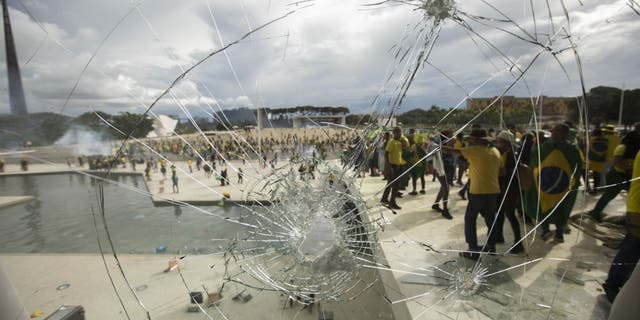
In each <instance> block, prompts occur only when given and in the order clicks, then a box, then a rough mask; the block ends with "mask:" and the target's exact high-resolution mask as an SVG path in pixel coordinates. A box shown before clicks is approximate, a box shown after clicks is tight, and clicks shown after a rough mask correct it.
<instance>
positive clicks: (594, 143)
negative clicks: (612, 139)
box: [589, 136, 609, 172]
mask: <svg viewBox="0 0 640 320" xmlns="http://www.w3.org/2000/svg"><path fill="white" fill-rule="evenodd" d="M589 142H590V143H589V144H590V147H589V162H590V163H589V166H590V169H591V170H593V171H596V172H602V171H603V170H604V163H605V161H606V160H607V150H608V149H609V139H607V138H605V137H602V136H600V137H594V138H592V139H591V141H589Z"/></svg>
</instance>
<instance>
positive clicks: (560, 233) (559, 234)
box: [542, 219, 564, 239]
mask: <svg viewBox="0 0 640 320" xmlns="http://www.w3.org/2000/svg"><path fill="white" fill-rule="evenodd" d="M550 225H551V222H549V219H547V220H545V221H544V222H543V223H542V234H545V233H548V232H549V231H551V228H549V226H550ZM554 225H555V226H556V236H555V238H556V239H564V225H563V224H557V223H554Z"/></svg>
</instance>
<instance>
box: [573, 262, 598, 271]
mask: <svg viewBox="0 0 640 320" xmlns="http://www.w3.org/2000/svg"><path fill="white" fill-rule="evenodd" d="M576 267H577V268H579V269H586V270H587V271H591V269H595V268H596V264H595V263H591V262H584V261H578V263H576Z"/></svg>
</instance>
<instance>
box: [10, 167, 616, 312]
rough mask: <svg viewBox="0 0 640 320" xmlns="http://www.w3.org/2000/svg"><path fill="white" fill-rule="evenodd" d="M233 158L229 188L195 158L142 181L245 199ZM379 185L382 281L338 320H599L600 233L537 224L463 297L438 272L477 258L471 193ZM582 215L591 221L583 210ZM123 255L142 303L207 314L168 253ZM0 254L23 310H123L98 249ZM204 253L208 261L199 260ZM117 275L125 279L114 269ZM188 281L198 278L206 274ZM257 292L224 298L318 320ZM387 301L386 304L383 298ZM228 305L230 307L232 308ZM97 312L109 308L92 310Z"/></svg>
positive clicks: (185, 194) (365, 188)
mask: <svg viewBox="0 0 640 320" xmlns="http://www.w3.org/2000/svg"><path fill="white" fill-rule="evenodd" d="M238 162H239V161H238ZM177 166H178V167H179V168H181V169H183V170H184V171H188V168H187V167H186V163H183V162H178V163H177ZM239 166H241V164H239V163H236V162H232V164H231V166H228V168H230V169H229V173H230V175H229V176H230V178H231V180H232V182H233V183H232V185H231V186H226V187H222V186H220V185H219V184H220V182H219V181H218V180H216V179H215V178H214V177H210V178H207V177H205V176H204V173H203V172H202V171H200V172H197V171H196V170H195V168H194V171H195V173H194V174H193V179H191V178H189V177H187V176H186V175H185V174H184V173H182V172H181V173H179V175H180V182H179V184H180V193H177V194H173V193H170V191H171V190H170V189H171V182H170V179H168V178H163V177H161V176H160V174H159V173H154V175H153V176H152V178H151V181H148V182H147V185H148V189H149V191H150V192H151V194H152V196H153V199H154V201H155V202H157V203H159V202H163V201H168V200H180V201H185V202H190V201H195V202H196V203H197V201H203V199H204V200H205V201H212V202H219V201H220V199H221V195H222V193H223V192H229V193H230V194H231V200H236V201H239V200H243V199H246V194H247V192H248V191H249V190H255V189H250V188H249V187H248V186H251V185H256V184H259V183H264V181H261V180H260V178H261V177H262V175H261V174H260V173H261V172H262V171H261V170H263V169H262V168H259V167H255V166H249V165H246V166H245V167H244V168H245V179H244V180H245V183H244V184H243V185H237V184H236V183H235V182H236V178H237V177H236V175H235V173H233V169H231V167H236V168H237V167H239ZM70 169H71V170H75V169H78V168H68V166H67V165H66V164H64V165H51V164H47V165H45V164H33V165H31V167H30V173H46V172H66V171H69V170H70ZM137 169H138V171H137V173H141V172H142V169H143V167H140V166H139V167H138V168H137ZM115 172H117V173H132V171H131V170H130V169H129V168H127V169H116V170H115ZM5 174H21V172H19V170H18V168H17V166H15V167H14V165H8V167H7V173H5ZM169 175H170V174H169ZM163 180H164V182H163ZM384 184H385V182H384V181H382V180H381V178H380V177H368V176H367V177H366V178H362V179H359V180H358V185H359V186H360V190H361V193H362V196H363V197H364V198H365V199H366V200H367V203H368V205H369V207H370V208H371V212H370V213H371V214H382V215H383V216H384V217H385V218H386V219H387V221H388V223H387V224H386V225H385V226H384V231H383V232H381V234H380V235H379V240H380V245H381V248H382V253H381V255H380V256H379V261H378V262H379V263H380V264H382V265H386V266H387V267H388V268H387V267H385V268H384V269H385V270H380V271H379V276H380V279H381V280H382V283H383V286H379V287H376V288H374V289H373V290H372V291H370V293H368V294H367V295H366V296H364V297H362V298H361V299H362V300H360V299H358V300H356V301H352V302H349V303H350V304H348V305H344V306H342V305H341V306H340V307H336V308H334V310H342V311H340V312H342V313H341V314H340V316H337V315H336V319H357V318H361V317H362V318H363V319H364V318H367V319H369V318H371V317H372V315H376V314H377V315H379V316H380V318H388V317H390V315H389V313H390V312H391V310H392V311H393V315H394V317H395V318H396V319H409V318H413V319H415V318H422V319H506V318H512V317H516V318H526V319H537V318H540V319H543V318H544V319H546V318H547V317H548V316H549V317H550V318H554V319H604V318H606V314H607V312H608V310H607V308H608V306H607V304H606V303H601V300H600V299H599V298H598V296H599V295H600V294H601V293H602V292H601V291H599V290H600V283H601V282H602V281H603V280H604V278H605V277H606V272H607V270H608V267H609V264H610V261H611V260H612V258H613V256H614V255H615V250H612V249H609V248H606V247H603V246H602V245H601V242H600V241H599V240H596V239H595V238H593V237H591V236H589V235H585V234H584V233H582V232H578V230H576V229H575V228H572V229H573V230H572V231H573V232H572V233H571V234H569V235H567V236H566V237H565V242H564V243H562V244H556V245H553V244H550V243H545V242H543V241H541V240H540V239H539V237H540V233H539V232H532V233H531V234H530V236H529V237H527V240H526V242H525V245H526V248H527V252H526V253H524V254H519V255H510V254H506V255H499V256H495V257H494V256H485V257H483V259H482V262H481V264H480V266H481V267H482V268H486V269H487V274H491V275H492V276H491V277H487V278H486V283H485V285H484V286H482V288H481V289H479V290H478V291H477V292H475V293H474V294H472V295H470V296H468V297H465V296H461V295H459V294H458V293H457V291H456V292H454V291H455V289H456V287H451V285H452V283H451V282H450V281H447V280H443V275H444V277H446V276H447V275H451V274H452V272H453V271H452V270H453V269H456V267H457V268H458V269H460V268H462V269H464V268H463V267H469V268H471V267H473V266H474V263H473V262H471V261H469V260H465V259H462V258H458V252H459V250H464V249H465V248H466V244H465V242H464V233H463V225H464V223H463V215H464V208H465V206H466V201H463V200H461V199H460V198H459V197H458V195H457V191H458V190H459V188H455V187H454V188H452V190H451V192H450V211H451V213H452V215H453V220H446V219H443V218H442V217H441V216H440V214H439V213H437V212H434V211H432V210H431V204H432V202H433V201H434V198H435V194H436V192H437V190H438V183H437V182H431V179H430V177H429V178H428V179H427V193H426V195H418V196H411V195H408V194H407V195H405V196H404V197H403V198H402V199H399V201H398V202H399V205H400V206H401V207H403V209H402V210H398V211H396V212H395V213H393V212H391V211H390V210H388V209H386V208H384V207H382V206H380V205H379V199H380V194H381V191H382V188H383V187H384ZM163 187H164V188H163ZM162 188H163V190H162ZM265 200H266V199H265ZM594 201H595V200H594V197H592V196H589V195H581V196H580V197H579V199H578V201H577V203H576V206H575V210H574V213H579V212H581V211H585V210H588V209H589V208H591V207H592V206H593V203H594ZM625 201H626V194H622V195H620V196H618V197H617V198H616V199H615V200H614V201H613V202H612V203H611V204H610V205H609V206H608V207H607V209H606V212H607V213H609V214H611V215H621V214H623V213H624V210H625ZM584 223H585V224H588V223H592V222H591V221H589V220H585V221H584ZM505 224H506V225H505V227H504V229H505V240H506V244H504V245H499V246H498V252H499V253H504V252H505V251H506V250H507V249H508V244H510V243H511V242H512V241H513V239H512V234H511V233H510V227H508V223H505ZM525 230H526V231H530V230H531V226H526V229H525ZM478 234H479V238H480V242H482V241H483V236H484V235H486V228H485V227H484V223H483V222H482V221H481V220H480V219H479V221H478ZM120 256H122V257H123V261H126V263H127V264H126V265H124V266H125V267H126V268H125V271H126V272H127V273H131V274H135V275H136V276H135V279H137V280H136V282H135V283H134V285H141V284H146V285H147V286H148V288H147V289H146V290H149V291H147V292H146V293H141V295H143V294H144V295H145V296H147V295H148V296H149V297H148V300H145V301H149V307H150V308H151V309H153V310H155V311H154V312H157V313H156V314H157V315H158V317H157V318H158V319H196V318H197V319H201V318H202V317H201V316H200V317H198V316H197V315H195V314H186V313H184V310H185V308H186V307H187V306H188V301H187V300H188V299H187V300H185V298H184V297H185V296H186V291H187V290H186V288H185V286H184V284H183V283H181V282H179V281H177V279H178V277H176V275H175V274H173V275H172V276H171V277H168V276H167V275H166V274H163V273H162V272H161V270H162V269H163V268H165V265H166V264H167V262H168V259H169V258H170V256H162V255H160V256H158V255H155V256H127V255H120ZM0 257H1V259H0V261H2V263H3V265H4V266H5V269H6V270H7V271H8V272H9V274H10V276H11V277H12V281H13V282H14V286H15V287H16V288H17V289H18V291H19V294H20V297H21V298H22V300H23V302H24V303H25V305H26V306H27V308H28V310H29V311H31V312H33V311H36V310H43V309H45V308H47V310H51V308H54V307H55V306H57V305H60V304H80V303H82V304H83V305H85V307H86V308H87V309H88V310H92V313H93V314H96V316H95V317H94V316H93V314H92V316H91V317H89V319H124V316H123V315H122V313H121V311H119V310H121V308H120V307H119V303H118V302H117V299H115V297H114V294H113V289H112V288H111V287H110V284H109V283H108V282H107V278H106V275H105V269H104V266H102V265H101V264H102V260H101V258H100V255H28V254H26V255H8V254H3V255H0ZM110 259H111V258H108V260H107V264H108V266H109V268H110V269H114V267H115V266H114V262H113V261H112V260H110ZM191 259H194V260H193V261H197V263H191V262H187V263H188V265H189V268H190V269H189V272H190V274H191V275H192V276H194V277H205V278H206V281H209V282H207V283H209V285H208V286H209V288H217V286H219V282H216V280H218V279H220V278H219V274H216V273H215V272H216V271H215V270H213V269H211V270H209V269H207V268H209V267H210V266H211V265H215V264H216V261H214V260H215V258H214V257H199V256H193V257H191ZM207 259H212V260H210V261H206V260H207ZM185 268H186V267H185ZM191 268H193V269H191ZM198 268H200V269H198ZM87 270H90V271H89V272H87ZM113 271H114V272H115V270H113ZM185 272H186V271H185ZM438 272H440V273H438ZM116 273H117V272H116ZM115 278H117V279H120V278H121V277H120V276H119V275H115ZM165 278H166V279H165ZM194 279H196V280H194V282H197V281H200V280H202V279H200V280H197V278H194ZM117 281H120V282H121V280H117ZM202 281H205V280H202ZM63 282H69V283H71V284H72V287H71V288H74V287H79V288H81V289H82V290H79V291H77V292H75V291H67V290H70V289H66V290H64V291H60V292H58V291H57V290H56V291H53V289H52V288H55V287H57V286H58V285H60V284H61V283H63ZM98 282H99V283H98ZM188 283H189V282H188ZM116 286H118V287H120V288H122V286H123V284H122V283H117V284H116ZM160 288H162V289H160ZM191 289H193V288H191ZM146 290H145V291H146ZM230 290H231V291H230V293H229V294H232V293H231V292H236V291H233V290H240V289H239V288H238V289H230ZM145 291H143V292H145ZM120 292H123V293H122V294H123V296H125V298H124V300H125V301H126V302H125V303H126V305H127V306H130V304H132V303H135V300H134V299H133V298H132V297H131V294H130V293H129V292H127V291H126V290H120ZM253 296H254V297H258V296H260V297H262V296H264V298H260V299H256V301H254V302H250V303H251V305H247V306H250V308H246V307H243V306H242V305H238V306H234V303H233V302H228V303H226V304H225V308H226V307H229V305H230V309H229V310H238V311H237V312H238V314H243V313H242V312H241V311H243V312H251V313H252V316H250V317H246V319H273V318H294V317H298V318H309V319H313V318H314V317H312V316H307V313H306V311H304V312H301V313H300V314H298V315H297V314H296V312H297V311H295V310H289V311H286V310H285V311H279V310H280V309H279V308H278V305H279V304H280V303H281V302H280V301H279V300H278V299H279V297H278V296H277V295H275V296H274V295H268V294H266V293H259V292H255V294H253ZM414 297H415V298H414ZM443 298H446V299H443ZM404 300H406V301H404ZM163 301H165V302H166V301H174V303H175V305H160V304H161V303H162V302H163ZM385 301H386V302H385ZM389 301H391V302H392V303H391V304H389V303H388V302H389ZM389 306H390V309H389ZM263 308H267V309H264V310H269V311H267V312H266V313H264V312H262V311H261V310H263ZM363 308H364V310H361V309H363ZM128 309H129V308H128ZM131 309H135V307H132V308H131ZM247 309H251V310H250V311H247ZM93 310H95V311H93ZM225 310H226V309H225ZM354 310H355V311H354ZM234 312H236V311H232V313H234ZM103 313H104V314H105V316H104V317H103V316H98V315H99V314H103ZM373 317H376V316H373ZM134 318H138V317H134ZM230 318H232V319H233V318H234V317H230ZM236 318H237V317H236ZM154 319H155V318H154Z"/></svg>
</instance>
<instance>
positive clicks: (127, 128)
mask: <svg viewBox="0 0 640 320" xmlns="http://www.w3.org/2000/svg"><path fill="white" fill-rule="evenodd" d="M72 124H75V125H81V126H86V127H89V128H90V129H92V130H93V131H96V132H100V133H104V134H105V135H106V136H109V137H113V138H116V139H122V138H124V137H125V135H126V134H129V133H132V134H131V135H132V136H133V137H134V138H143V137H146V136H147V134H149V132H151V130H153V120H151V118H149V117H148V116H143V115H142V114H136V113H130V112H121V113H119V114H117V115H111V114H108V113H106V112H102V111H97V112H95V113H94V112H87V113H83V114H81V115H80V116H78V117H77V118H75V119H73V121H72ZM111 126H113V127H115V128H118V129H119V130H120V131H122V133H124V134H125V135H123V134H122V133H119V132H118V130H114V129H113V128H112V127H111Z"/></svg>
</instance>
